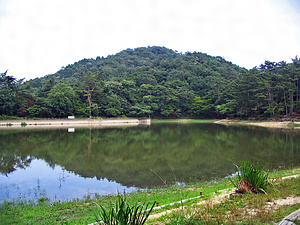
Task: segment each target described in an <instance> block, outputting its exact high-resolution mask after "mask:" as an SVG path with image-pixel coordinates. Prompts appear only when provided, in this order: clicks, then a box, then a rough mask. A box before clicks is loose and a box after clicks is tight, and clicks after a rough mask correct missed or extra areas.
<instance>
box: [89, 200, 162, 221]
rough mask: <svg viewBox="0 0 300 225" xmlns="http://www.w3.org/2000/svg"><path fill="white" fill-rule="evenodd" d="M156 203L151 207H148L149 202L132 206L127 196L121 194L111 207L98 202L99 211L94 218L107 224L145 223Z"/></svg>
mask: <svg viewBox="0 0 300 225" xmlns="http://www.w3.org/2000/svg"><path fill="white" fill-rule="evenodd" d="M155 203H156V202H154V203H153V204H152V206H151V207H150V209H147V208H148V204H146V205H145V204H144V205H134V206H130V205H128V203H127V202H126V199H125V197H122V196H120V195H119V196H118V201H117V202H116V204H115V207H112V208H111V209H105V208H104V207H103V206H99V205H98V204H97V203H96V205H97V208H98V210H99V212H98V213H97V212H94V218H95V220H96V222H99V221H101V222H103V223H104V224H106V225H125V224H126V225H127V224H130V225H143V224H144V223H145V222H146V220H147V219H148V216H149V215H150V213H151V211H152V209H153V207H154V205H155Z"/></svg>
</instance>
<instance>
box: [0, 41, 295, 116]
mask: <svg viewBox="0 0 300 225" xmlns="http://www.w3.org/2000/svg"><path fill="white" fill-rule="evenodd" d="M0 78H1V79H0V83H1V82H2V84H1V85H0V97H1V96H2V97H1V98H0V101H1V102H0V103H1V104H0V115H1V114H5V115H17V116H22V117H24V116H25V117H60V118H62V117H66V116H68V115H75V116H76V117H89V116H94V117H120V116H126V117H149V116H151V117H152V118H153V117H155V118H187V117H188V118H226V117H239V118H256V119H260V118H276V119H282V118H283V117H284V118H285V119H286V118H291V117H295V116H297V115H298V114H299V113H300V85H299V84H300V82H299V81H300V62H299V59H298V58H297V57H296V58H295V59H293V62H292V63H289V64H288V63H286V62H284V61H282V62H278V63H275V62H269V61H266V62H265V63H264V64H262V65H260V66H259V67H255V68H253V69H251V70H247V69H245V68H241V67H239V66H237V65H234V64H232V63H231V62H228V61H226V60H225V59H223V58H222V57H219V56H216V57H213V56H209V55H207V54H204V53H200V52H193V53H191V52H187V53H184V54H182V53H178V52H174V51H173V50H171V49H167V48H164V47H156V46H154V47H142V48H136V49H126V50H124V51H121V52H119V53H117V54H115V55H111V56H108V57H106V58H103V57H97V58H96V59H83V60H81V61H79V62H76V63H74V64H71V65H67V66H66V67H62V69H61V70H59V71H57V72H56V73H55V74H52V75H47V76H45V77H42V78H36V79H33V80H30V81H27V82H25V83H24V84H23V83H20V82H17V81H16V80H15V79H14V78H12V77H9V76H6V73H4V74H2V75H1V77H0ZM30 88H31V90H30Z"/></svg>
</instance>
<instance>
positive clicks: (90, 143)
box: [0, 124, 300, 202]
mask: <svg viewBox="0 0 300 225" xmlns="http://www.w3.org/2000/svg"><path fill="white" fill-rule="evenodd" d="M0 159H1V162H0V173H1V174H0V201H1V202H3V201H4V200H12V199H22V200H24V199H25V200H30V199H36V198H39V197H41V196H46V197H48V198H50V199H51V200H67V199H72V198H82V197H84V196H86V195H95V194H99V195H107V194H116V193H118V192H122V193H123V191H126V192H131V191H135V190H137V189H144V188H151V187H157V186H162V185H164V184H173V183H191V182H198V181H210V180H214V179H216V178H220V177H225V176H228V175H230V174H233V173H234V172H236V168H235V166H234V165H235V164H237V165H239V164H240V163H241V162H242V161H244V160H250V161H253V162H256V161H258V162H260V163H261V164H263V165H264V166H265V167H266V168H268V169H277V168H280V167H285V166H289V167H290V166H293V165H294V166H296V165H300V133H299V131H298V132H296V131H293V130H290V131H280V130H268V129H265V128H255V127H226V126H222V125H216V124H153V125H151V126H136V127H122V128H76V129H75V132H68V129H65V128H61V129H35V130H32V129H23V130H22V129H16V130H11V129H10V130H4V129H3V130H0Z"/></svg>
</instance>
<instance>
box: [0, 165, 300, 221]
mask: <svg viewBox="0 0 300 225" xmlns="http://www.w3.org/2000/svg"><path fill="white" fill-rule="evenodd" d="M299 173H300V168H298V169H290V170H283V171H276V172H272V173H270V177H271V178H280V177H282V176H287V175H294V174H299ZM276 182H277V183H278V182H279V184H276V185H274V186H273V187H272V189H271V190H270V191H269V192H268V194H267V195H264V194H258V195H245V197H243V198H236V199H234V200H231V201H229V200H228V202H224V203H222V204H220V205H218V206H215V207H210V205H209V203H207V204H205V205H202V206H200V205H197V204H195V203H199V202H201V201H204V200H208V199H212V198H214V196H215V195H216V193H219V191H220V190H223V189H227V188H232V187H233V185H232V184H231V182H229V180H228V179H222V180H219V181H218V182H205V183H197V184H193V185H187V186H184V187H182V186H181V187H180V186H170V187H164V188H157V189H154V190H148V191H143V192H138V193H132V194H128V195H126V199H127V202H128V203H129V204H136V203H138V204H141V203H144V202H149V203H151V202H154V201H156V202H158V204H159V205H160V206H162V205H167V204H169V203H172V202H178V201H181V200H183V199H188V198H193V197H196V196H200V195H201V194H200V192H202V194H203V195H202V197H200V198H197V199H193V200H190V201H187V202H185V203H177V204H175V205H173V206H168V205H167V206H165V207H163V208H162V209H158V210H155V211H153V212H152V214H156V213H159V212H163V211H165V210H170V209H174V208H178V209H179V210H175V211H174V212H172V213H170V214H166V215H164V216H161V217H159V218H149V220H148V221H147V224H166V223H169V224H202V222H203V221H213V223H214V222H216V223H217V222H218V221H219V222H220V221H222V223H226V218H223V217H222V215H228V213H227V212H228V211H232V213H233V214H234V213H235V214H236V215H235V214H234V215H235V217H236V218H237V219H241V218H242V216H243V213H241V212H238V210H239V209H241V207H242V208H245V207H247V208H250V207H254V208H263V205H264V202H267V201H271V199H277V198H287V197H288V196H295V195H300V189H299V187H300V178H295V179H293V180H290V179H288V180H285V181H282V180H280V179H278V181H276ZM116 198H117V197H116V196H104V197H101V196H96V197H95V198H93V199H92V198H90V197H89V196H87V197H86V198H85V199H84V200H76V199H74V200H72V201H68V202H50V201H49V200H48V199H47V198H40V199H38V201H37V203H30V204H25V203H23V202H22V201H19V202H5V203H4V204H3V205H2V206H1V208H0V221H1V224H90V223H92V222H94V218H93V213H92V212H93V211H95V210H96V205H95V203H97V204H99V205H102V206H105V207H109V206H111V205H112V204H114V202H115V201H116ZM298 206H299V205H298ZM293 207H295V206H293ZM293 207H292V208H291V207H286V208H281V209H280V210H274V212H275V214H270V215H269V214H267V215H268V216H267V217H266V216H265V217H263V218H260V220H259V221H265V222H266V221H271V220H270V217H272V216H273V217H272V218H273V219H272V221H273V222H274V221H275V220H276V221H278V220H280V219H281V217H282V216H284V215H286V214H289V212H291V211H292V210H294V208H293ZM296 207H297V206H296ZM262 214H263V213H262ZM265 214H266V212H265ZM187 215H188V217H189V219H186V216H187ZM208 215H209V216H208ZM212 218H219V219H217V220H216V219H212ZM233 218H234V217H230V218H229V216H228V218H227V220H228V221H232V223H233V222H234V221H233ZM229 219H230V220H229ZM256 219H257V218H254V217H251V218H250V219H249V221H250V222H249V223H251V221H255V220H256Z"/></svg>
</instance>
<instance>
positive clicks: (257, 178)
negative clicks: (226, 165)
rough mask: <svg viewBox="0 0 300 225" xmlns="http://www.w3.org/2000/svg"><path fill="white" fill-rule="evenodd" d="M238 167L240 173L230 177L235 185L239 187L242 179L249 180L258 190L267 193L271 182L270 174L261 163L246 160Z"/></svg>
mask: <svg viewBox="0 0 300 225" xmlns="http://www.w3.org/2000/svg"><path fill="white" fill-rule="evenodd" d="M236 167H237V169H238V174H237V176H235V177H234V178H232V179H230V181H231V182H232V184H233V185H234V186H235V187H238V185H239V182H240V181H241V180H247V181H248V182H249V183H250V184H252V185H253V187H254V188H255V189H256V190H257V191H259V192H263V193H266V191H267V186H268V184H269V181H268V180H269V175H268V174H267V172H266V171H265V170H263V168H262V166H261V165H260V164H259V163H251V162H249V161H244V162H243V163H242V165H241V166H240V167H239V166H237V165H236Z"/></svg>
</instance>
